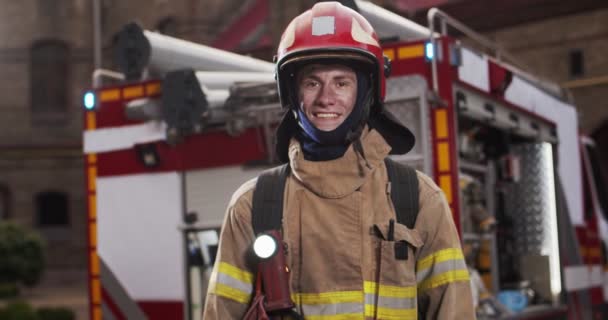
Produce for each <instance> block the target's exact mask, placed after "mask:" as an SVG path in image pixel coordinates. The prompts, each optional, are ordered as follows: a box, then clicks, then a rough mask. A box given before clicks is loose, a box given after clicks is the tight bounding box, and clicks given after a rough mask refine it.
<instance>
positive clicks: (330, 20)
mask: <svg viewBox="0 0 608 320" xmlns="http://www.w3.org/2000/svg"><path fill="white" fill-rule="evenodd" d="M335 32H336V18H335V17H333V16H325V17H314V18H312V35H313V36H322V35H326V34H334V33H335Z"/></svg>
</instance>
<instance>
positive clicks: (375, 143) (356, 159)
mask: <svg viewBox="0 0 608 320" xmlns="http://www.w3.org/2000/svg"><path fill="white" fill-rule="evenodd" d="M361 144H362V145H363V151H364V153H365V157H366V159H367V163H366V161H365V159H363V157H361V155H359V154H358V153H357V152H355V150H354V149H353V145H352V144H351V145H350V146H349V147H348V149H347V150H346V152H345V153H344V155H343V156H342V157H340V158H338V159H335V160H329V161H308V160H306V159H304V153H303V152H302V147H301V146H300V142H298V141H297V140H296V139H291V142H290V145H289V159H290V165H291V171H292V174H293V175H294V177H295V178H296V179H297V180H298V181H300V182H301V183H302V184H303V185H304V186H306V187H307V188H308V189H310V190H311V191H312V192H314V193H316V194H317V195H319V196H321V197H324V198H341V197H344V196H346V195H348V194H351V193H352V192H354V191H355V190H357V189H359V187H361V185H363V183H364V182H365V180H366V178H367V176H368V175H369V174H370V172H372V171H373V170H374V169H375V168H377V167H379V166H380V165H381V163H382V162H383V161H384V158H386V156H387V155H388V154H389V152H390V150H391V147H390V146H389V145H388V144H387V143H386V141H385V140H384V138H383V137H382V136H381V135H380V133H378V131H376V130H374V129H372V130H368V129H367V128H366V129H365V130H364V131H363V133H362V135H361ZM368 165H369V167H368Z"/></svg>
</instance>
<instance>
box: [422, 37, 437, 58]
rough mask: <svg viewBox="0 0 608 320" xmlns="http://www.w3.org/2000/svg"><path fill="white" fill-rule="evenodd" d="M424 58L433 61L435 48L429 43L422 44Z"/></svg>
mask: <svg viewBox="0 0 608 320" xmlns="http://www.w3.org/2000/svg"><path fill="white" fill-rule="evenodd" d="M424 56H425V57H426V59H427V60H433V58H434V57H435V48H434V46H433V43H432V42H430V41H429V42H427V43H425V44H424Z"/></svg>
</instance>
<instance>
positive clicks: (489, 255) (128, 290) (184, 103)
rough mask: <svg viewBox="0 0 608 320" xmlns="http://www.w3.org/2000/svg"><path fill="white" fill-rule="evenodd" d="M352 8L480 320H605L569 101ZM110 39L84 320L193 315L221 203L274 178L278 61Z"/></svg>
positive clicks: (597, 192)
mask: <svg viewBox="0 0 608 320" xmlns="http://www.w3.org/2000/svg"><path fill="white" fill-rule="evenodd" d="M349 2H350V3H351V5H352V6H353V7H354V8H355V9H356V10H357V11H359V12H360V13H361V14H362V15H363V16H364V17H366V18H367V19H368V20H369V21H370V23H371V24H372V25H373V26H374V28H375V29H376V31H377V32H378V34H379V36H380V37H381V38H382V39H384V41H383V42H382V46H383V50H384V54H385V55H386V56H387V57H388V58H389V59H390V60H391V66H392V73H391V76H390V77H389V79H388V81H387V94H386V107H387V108H388V109H389V110H390V111H391V112H392V113H393V114H395V115H396V117H397V118H398V119H399V120H400V121H402V122H403V123H404V124H405V125H406V126H407V127H408V128H410V130H412V132H413V133H414V135H415V136H416V145H415V147H414V149H413V150H412V151H411V152H409V153H408V154H406V155H403V156H395V157H394V159H395V160H396V161H399V162H403V163H406V164H408V165H410V166H412V167H414V168H416V169H417V170H419V171H422V172H424V173H426V174H427V175H429V176H431V177H432V178H433V179H434V180H435V181H436V183H437V184H438V185H439V186H440V187H441V189H442V190H443V192H444V193H445V196H446V198H447V200H448V202H449V205H450V208H451V210H452V213H453V217H454V221H455V223H456V226H457V228H458V230H459V232H460V236H461V239H462V242H463V246H464V247H465V249H466V248H472V249H471V251H472V252H474V254H472V255H471V258H470V259H469V258H467V262H468V263H469V267H470V270H471V271H474V273H475V274H476V275H478V276H479V277H478V278H479V279H478V280H479V281H478V285H479V288H480V290H479V291H478V297H477V298H476V300H477V301H478V310H479V318H480V319H605V318H606V314H605V313H604V314H603V313H602V312H604V311H603V308H605V305H606V298H608V277H607V276H606V273H605V272H604V268H605V266H606V265H607V264H606V251H605V248H606V244H607V243H608V224H606V214H608V210H606V206H605V203H606V194H605V192H606V188H604V187H603V183H602V182H601V180H599V179H597V178H598V177H599V175H600V173H599V172H600V170H601V168H600V167H599V163H598V161H597V158H596V156H595V149H594V148H595V146H594V144H593V141H592V140H591V139H589V138H587V137H585V136H582V135H581V134H580V133H579V129H578V122H577V113H576V109H575V108H574V104H573V101H571V100H570V99H569V98H568V94H567V93H566V92H564V91H562V89H561V88H559V86H557V85H555V84H553V83H551V82H549V81H546V80H542V79H540V78H538V77H537V76H534V75H532V74H531V73H529V72H527V69H526V68H525V66H522V65H521V64H519V63H518V62H517V60H516V59H515V58H514V57H512V56H511V55H509V54H508V53H507V52H504V51H503V50H501V49H500V48H499V47H498V46H497V45H496V44H494V43H492V42H491V41H489V40H487V39H486V38H484V37H483V36H482V35H479V34H477V33H476V32H474V31H473V30H471V29H469V28H468V27H466V26H465V25H463V24H462V23H460V22H458V21H456V20H455V19H453V18H451V17H450V16H448V15H447V14H445V13H443V12H441V11H439V10H437V9H431V10H430V11H429V14H428V26H426V27H425V26H422V25H419V24H416V23H414V22H412V21H410V20H408V19H406V18H403V17H401V16H399V15H396V14H394V13H392V12H390V11H387V10H385V9H383V8H381V7H379V6H377V5H374V4H372V3H371V2H367V1H363V0H355V1H349ZM452 29H455V30H457V31H458V32H459V33H460V34H464V35H465V36H466V37H467V39H468V41H466V44H465V42H464V41H461V40H459V39H457V38H455V37H452V36H450V35H449V31H450V30H452ZM116 39H117V41H116V52H115V64H116V65H117V66H118V69H119V71H108V70H96V71H95V72H94V77H93V84H94V86H93V88H92V89H91V90H90V91H88V92H86V93H85V95H84V107H85V112H84V133H83V137H84V144H83V145H84V153H85V159H86V161H85V163H86V166H85V171H86V178H87V182H86V188H87V203H88V250H89V263H88V267H89V284H90V285H89V300H90V318H91V319H94V320H98V319H188V320H191V319H192V320H196V319H201V315H202V306H203V304H202V303H203V300H204V296H205V292H206V283H207V278H208V274H209V272H210V269H211V267H212V265H213V260H214V256H215V252H216V250H217V244H218V232H219V229H220V227H221V224H222V221H223V219H224V213H225V207H226V205H227V203H228V201H229V198H230V196H231V194H232V192H234V190H236V189H237V188H238V186H239V185H241V184H242V183H243V182H245V181H247V180H249V179H251V178H253V177H256V176H257V175H258V174H259V173H260V172H261V171H262V170H265V169H267V168H269V167H272V166H274V165H276V157H275V154H274V147H273V129H274V127H275V126H276V125H277V123H278V121H279V119H280V118H281V116H282V114H283V112H285V111H284V110H282V108H281V106H280V105H279V102H278V97H277V89H276V84H275V83H274V74H273V73H274V64H272V63H270V62H266V61H263V60H258V59H254V58H251V57H247V56H243V55H238V54H234V53H231V52H227V51H222V50H218V49H215V48H211V47H207V46H203V45H200V44H195V43H191V42H187V41H184V40H180V39H176V38H172V37H169V36H166V35H162V34H158V33H155V32H151V31H147V30H143V29H142V28H140V27H139V26H138V25H136V24H129V25H127V26H125V27H124V28H123V30H122V31H121V32H120V33H119V34H118V35H117V37H116ZM102 78H105V79H109V81H107V80H106V82H105V83H102V82H101V79H102ZM471 185H474V186H476V188H475V190H476V192H473V194H474V195H473V196H471V192H469V191H467V190H469V188H468V186H471ZM602 193H604V194H602ZM474 208H475V210H473V209H474ZM488 221H489V223H488ZM488 225H491V227H488ZM476 291H477V290H476ZM484 301H485V302H484ZM484 303H485V304H484Z"/></svg>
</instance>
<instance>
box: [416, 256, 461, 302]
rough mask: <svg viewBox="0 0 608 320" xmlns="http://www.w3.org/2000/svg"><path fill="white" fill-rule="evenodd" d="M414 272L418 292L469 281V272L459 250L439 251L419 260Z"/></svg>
mask: <svg viewBox="0 0 608 320" xmlns="http://www.w3.org/2000/svg"><path fill="white" fill-rule="evenodd" d="M416 270H417V272H416V280H417V282H418V290H419V291H420V292H424V291H426V290H429V289H432V288H435V287H439V286H442V285H445V284H449V283H452V282H457V281H469V271H468V270H467V265H466V263H465V261H464V256H463V254H462V251H461V250H460V249H459V248H450V249H444V250H439V251H437V252H435V253H433V254H431V255H430V256H427V257H424V258H423V259H420V260H419V261H418V263H417V265H416Z"/></svg>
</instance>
